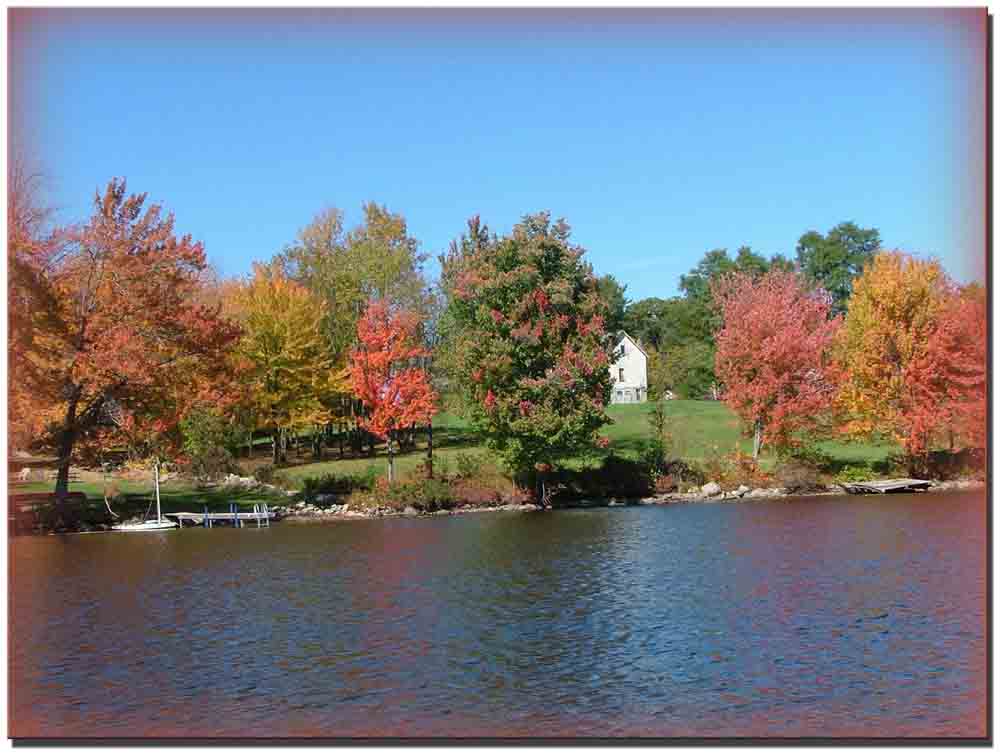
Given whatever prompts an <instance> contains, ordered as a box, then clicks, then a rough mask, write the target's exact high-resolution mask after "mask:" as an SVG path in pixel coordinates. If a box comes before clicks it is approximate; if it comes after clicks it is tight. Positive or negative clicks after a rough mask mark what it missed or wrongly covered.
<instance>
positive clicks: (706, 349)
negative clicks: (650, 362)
mask: <svg viewBox="0 0 1000 756" xmlns="http://www.w3.org/2000/svg"><path fill="white" fill-rule="evenodd" d="M654 378H655V380H656V381H657V383H658V384H661V385H662V386H663V387H664V388H668V389H670V390H671V391H673V392H674V394H675V395H676V396H677V397H678V398H680V399H704V398H706V397H712V398H713V399H716V398H718V384H717V382H716V380H715V345H714V344H713V343H708V342H704V341H692V342H688V343H686V344H678V345H676V346H672V347H670V348H669V349H667V350H666V351H664V352H663V353H662V354H660V355H659V365H658V369H657V372H656V373H655V375H654Z"/></svg>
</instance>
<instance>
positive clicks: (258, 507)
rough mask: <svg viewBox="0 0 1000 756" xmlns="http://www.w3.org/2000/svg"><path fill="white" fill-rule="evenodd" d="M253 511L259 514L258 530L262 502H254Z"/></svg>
mask: <svg viewBox="0 0 1000 756" xmlns="http://www.w3.org/2000/svg"><path fill="white" fill-rule="evenodd" d="M253 513H254V514H255V515H257V530H260V504H259V503H257V502H254V505H253Z"/></svg>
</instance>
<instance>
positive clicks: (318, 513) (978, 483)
mask: <svg viewBox="0 0 1000 756" xmlns="http://www.w3.org/2000/svg"><path fill="white" fill-rule="evenodd" d="M985 488H986V483H985V481H982V480H976V479H961V480H954V481H932V482H931V485H930V487H929V488H928V489H927V490H926V491H923V492H921V493H924V494H935V493H954V492H962V491H977V490H983V489H985ZM741 489H745V490H741ZM891 495H892V494H852V493H849V492H847V491H845V490H844V489H843V488H841V487H840V486H839V485H836V484H831V485H829V486H827V487H825V488H824V489H821V490H815V491H801V492H800V491H795V492H789V491H787V490H785V489H782V488H769V489H750V488H749V487H747V486H740V488H738V489H735V490H730V491H721V490H720V492H719V493H717V494H714V495H708V494H706V493H703V492H701V491H698V492H691V493H678V492H672V493H665V494H654V495H652V496H644V497H641V498H617V497H609V498H607V499H595V498H584V499H575V500H572V501H567V502H563V503H560V504H559V505H557V506H554V507H551V508H550V509H543V508H542V507H539V506H537V505H535V504H502V505H498V506H492V507H484V506H472V507H464V506H458V507H454V508H452V509H439V510H436V511H434V512H420V511H417V510H416V509H412V508H410V507H408V508H407V509H406V510H404V511H402V512H395V511H394V512H355V511H344V505H342V504H339V503H329V504H328V503H327V502H332V501H333V498H334V497H330V498H327V499H320V500H319V501H318V502H317V503H314V504H307V503H306V502H305V501H298V502H296V503H294V504H290V505H279V506H276V507H273V508H271V511H272V512H273V513H274V514H275V515H277V516H276V518H275V519H274V522H276V523H277V522H287V523H289V524H292V525H308V524H318V523H330V522H356V521H361V520H366V521H367V520H381V519H389V518H397V517H407V518H409V517H412V518H430V517H446V516H453V515H464V514H484V513H490V512H516V513H531V512H556V511H563V510H575V509H616V508H619V507H642V506H667V505H670V504H683V503H695V504H711V503H718V502H728V501H742V500H758V501H777V500H780V499H804V498H815V497H819V496H874V497H879V496H891ZM110 532H113V531H112V530H111V528H110V526H103V527H96V528H75V529H67V530H53V531H45V532H35V533H21V534H16V535H78V534H84V533H110ZM9 535H10V537H14V536H15V534H13V533H11V534H9Z"/></svg>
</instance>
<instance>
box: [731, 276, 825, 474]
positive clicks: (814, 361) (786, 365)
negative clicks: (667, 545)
mask: <svg viewBox="0 0 1000 756" xmlns="http://www.w3.org/2000/svg"><path fill="white" fill-rule="evenodd" d="M712 294H713V298H714V299H715V302H716V304H717V306H718V307H719V309H720V311H721V312H722V320H723V325H722V328H721V330H720V331H719V333H718V335H717V337H716V347H717V350H716V358H715V371H716V376H717V377H718V378H719V380H721V381H722V383H723V384H724V386H725V388H724V393H723V400H724V401H725V402H726V404H727V405H729V407H731V408H732V409H733V410H734V411H735V412H736V413H737V415H739V417H740V419H741V420H743V422H744V423H745V424H746V426H747V428H748V429H750V430H752V431H753V434H754V448H753V454H754V458H756V457H757V456H758V455H759V454H760V450H761V447H762V446H763V445H764V444H765V443H769V444H773V445H776V446H779V447H787V446H792V445H794V444H795V443H797V441H798V440H799V439H798V436H799V435H800V433H801V432H803V431H808V430H809V429H810V428H812V427H814V426H815V425H816V423H817V421H818V417H819V416H820V415H821V414H822V413H823V412H824V411H825V410H826V409H827V408H828V407H829V403H830V397H831V391H832V387H831V385H830V382H829V380H828V377H827V371H826V355H827V352H828V349H829V347H830V343H831V341H832V338H833V335H834V333H835V332H836V329H837V327H838V326H839V323H840V319H839V317H838V318H834V319H832V320H831V319H830V317H829V315H830V304H831V299H830V296H829V294H827V293H826V292H825V291H823V290H822V289H810V288H809V286H808V285H807V284H806V282H805V281H804V279H803V278H802V277H801V276H800V275H799V274H797V273H794V272H785V271H772V272H769V273H766V274H765V275H763V276H761V277H760V278H758V279H756V280H754V279H753V278H752V277H751V276H749V275H747V274H735V275H731V276H727V277H725V278H723V279H722V280H720V281H719V282H718V283H717V284H716V285H715V286H714V287H713V290H712Z"/></svg>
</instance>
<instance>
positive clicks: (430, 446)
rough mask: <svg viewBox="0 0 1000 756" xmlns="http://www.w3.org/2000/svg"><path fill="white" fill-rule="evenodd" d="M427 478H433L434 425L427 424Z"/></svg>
mask: <svg viewBox="0 0 1000 756" xmlns="http://www.w3.org/2000/svg"><path fill="white" fill-rule="evenodd" d="M427 477H428V478H433V477H434V424H433V423H427Z"/></svg>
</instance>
